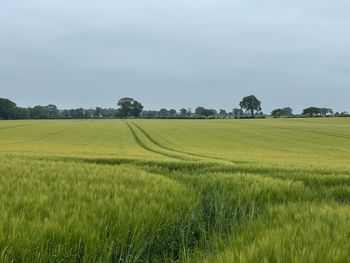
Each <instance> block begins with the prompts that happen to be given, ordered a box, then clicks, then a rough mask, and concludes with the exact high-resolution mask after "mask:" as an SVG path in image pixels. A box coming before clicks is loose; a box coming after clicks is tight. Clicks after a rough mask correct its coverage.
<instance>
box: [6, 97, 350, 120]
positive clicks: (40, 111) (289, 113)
mask: <svg viewBox="0 0 350 263" xmlns="http://www.w3.org/2000/svg"><path fill="white" fill-rule="evenodd" d="M117 107H118V108H102V107H96V108H93V109H84V108H75V109H58V108H57V106H56V105H54V104H49V105H47V106H41V105H37V106H34V107H27V108H25V107H18V106H17V105H16V103H15V102H13V101H11V100H9V99H6V98H0V119H3V120H12V119H90V118H96V119H97V118H105V119H112V118H181V119H195V118H198V119H204V118H206V119H208V118H264V117H265V116H267V115H266V114H264V113H263V112H262V107H261V101H260V100H259V99H258V98H256V97H255V96H254V95H250V96H246V97H244V98H243V99H242V100H241V102H240V103H239V107H237V108H233V109H232V111H229V112H227V111H226V110H224V109H220V110H218V111H217V110H215V109H210V108H205V107H202V106H198V107H197V108H195V109H194V110H192V109H190V108H187V109H186V108H181V109H180V110H179V111H177V110H175V109H166V108H162V109H160V110H144V107H143V105H142V103H141V102H139V101H137V100H135V99H133V98H128V97H125V98H121V99H120V100H118V102H117ZM270 115H271V116H272V117H275V118H281V117H319V116H350V115H349V113H347V112H341V113H339V112H335V113H334V112H333V110H332V109H330V108H318V107H308V108H305V109H304V110H303V112H302V114H296V115H295V114H293V109H292V108H290V107H284V108H278V109H275V110H273V111H272V112H271V114H270Z"/></svg>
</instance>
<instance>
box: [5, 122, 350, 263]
mask: <svg viewBox="0 0 350 263" xmlns="http://www.w3.org/2000/svg"><path fill="white" fill-rule="evenodd" d="M349 204H350V119H349V118H315V119H261V120H127V121H122V120H92V121H90V120H52V121H51V120H50V121H48V120H47V121H1V122H0V218H1V220H0V262H208V263H209V262H349V261H350V206H349Z"/></svg>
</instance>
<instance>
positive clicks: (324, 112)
mask: <svg viewBox="0 0 350 263" xmlns="http://www.w3.org/2000/svg"><path fill="white" fill-rule="evenodd" d="M320 113H321V115H324V116H326V115H333V110H332V109H330V108H320Z"/></svg>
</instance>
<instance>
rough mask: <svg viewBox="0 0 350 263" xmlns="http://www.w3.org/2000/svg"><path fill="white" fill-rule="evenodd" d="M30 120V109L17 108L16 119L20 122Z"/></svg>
mask: <svg viewBox="0 0 350 263" xmlns="http://www.w3.org/2000/svg"><path fill="white" fill-rule="evenodd" d="M29 118H30V113H29V110H28V108H20V107H17V108H16V119H18V120H26V119H29Z"/></svg>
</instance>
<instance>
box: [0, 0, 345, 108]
mask: <svg viewBox="0 0 350 263" xmlns="http://www.w3.org/2000/svg"><path fill="white" fill-rule="evenodd" d="M349 13H350V1H348V0H294V1H285V0H265V1H261V0H147V1H145V0H30V1H28V0H0V97H5V98H9V99H11V100H13V101H15V102H16V103H17V105H19V106H33V105H47V104H49V103H53V104H56V105H57V106H58V107H59V108H61V109H62V108H76V107H85V108H90V107H96V106H102V107H116V101H117V100H118V99H119V98H121V97H125V96H127V97H133V98H135V99H137V100H139V101H141V102H142V103H143V105H144V106H145V108H146V109H159V108H162V107H165V108H175V109H180V108H182V107H185V108H192V109H194V108H195V107H196V106H204V107H208V108H214V109H217V110H218V109H226V110H231V109H232V108H234V107H238V105H239V102H240V100H241V99H242V97H244V96H246V95H251V94H254V95H256V96H257V97H258V98H259V99H260V100H261V101H262V108H263V111H264V112H270V111H271V110H272V109H274V108H278V107H285V106H290V107H292V108H293V109H294V111H295V112H300V111H301V110H302V109H303V108H305V107H308V106H318V107H331V108H333V109H334V110H335V111H350V31H349V30H350V16H349Z"/></svg>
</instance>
